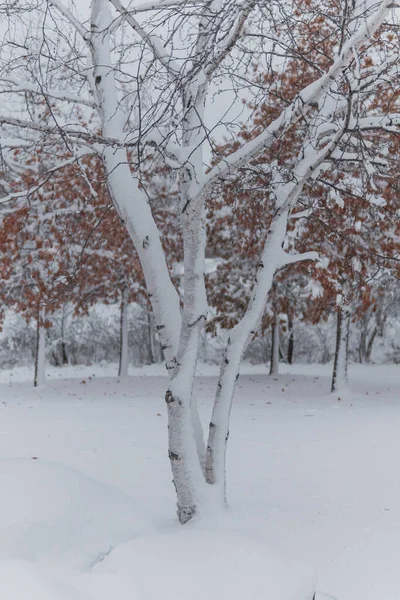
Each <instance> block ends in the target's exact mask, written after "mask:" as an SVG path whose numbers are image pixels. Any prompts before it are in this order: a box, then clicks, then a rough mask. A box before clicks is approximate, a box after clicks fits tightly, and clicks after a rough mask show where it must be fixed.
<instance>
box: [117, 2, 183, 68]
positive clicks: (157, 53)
mask: <svg viewBox="0 0 400 600" xmlns="http://www.w3.org/2000/svg"><path fill="white" fill-rule="evenodd" d="M110 2H111V4H112V5H113V6H114V8H115V9H116V10H117V11H118V12H119V14H120V15H123V16H124V17H125V19H126V22H127V23H128V24H129V25H130V26H131V27H132V29H134V31H136V33H137V34H138V35H139V36H140V37H141V38H142V40H143V41H144V42H145V43H146V44H147V46H148V47H149V48H150V50H151V51H152V52H153V55H154V58H157V59H158V60H159V61H160V63H161V64H162V65H163V66H164V67H165V68H166V69H167V71H168V72H169V73H170V74H172V75H178V74H179V72H180V68H179V65H178V64H177V63H176V62H175V61H174V60H173V59H171V57H170V56H168V54H167V52H166V51H165V48H164V44H163V42H162V40H161V39H160V38H159V37H158V36H157V35H155V34H150V33H148V32H147V31H146V30H145V29H144V27H142V25H141V24H140V23H139V22H138V21H137V20H136V19H135V17H134V16H133V15H132V13H131V12H128V11H127V10H126V9H125V7H124V6H123V5H122V4H121V2H120V1H119V0H110Z"/></svg>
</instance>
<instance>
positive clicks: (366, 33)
mask: <svg viewBox="0 0 400 600" xmlns="http://www.w3.org/2000/svg"><path fill="white" fill-rule="evenodd" d="M392 7H393V0H382V2H381V3H380V5H379V7H378V9H377V10H376V11H375V12H374V13H373V14H372V15H371V16H370V17H369V18H367V19H365V20H364V24H363V25H362V26H360V28H359V29H358V31H357V32H356V33H355V34H353V35H352V36H351V37H350V38H349V39H348V40H347V42H346V43H345V44H344V45H343V47H342V49H341V52H340V54H339V55H338V56H337V58H336V60H335V61H334V63H333V64H332V66H331V67H330V69H329V70H328V71H327V73H325V74H324V75H322V76H321V77H320V78H319V79H317V80H316V81H314V82H313V83H311V84H310V85H308V86H307V87H306V88H304V89H303V90H302V91H301V92H300V93H299V94H298V95H297V96H296V98H295V99H294V101H293V102H292V103H291V104H290V105H289V106H288V107H287V108H286V109H285V110H284V111H282V113H281V114H280V116H279V117H278V118H277V119H275V120H274V121H272V123H270V125H269V126H268V127H267V128H266V129H265V130H264V131H263V132H262V133H260V134H259V135H258V136H256V137H255V138H254V139H252V140H250V141H248V142H247V143H246V144H245V145H244V146H242V147H241V148H239V149H238V150H236V151H235V152H233V153H232V154H230V155H229V156H227V157H225V158H224V159H223V160H222V161H221V162H220V163H218V164H217V165H215V166H214V167H213V168H212V169H211V170H210V172H209V173H208V174H207V176H206V178H205V185H207V186H209V185H212V182H213V181H214V179H216V178H220V177H225V176H226V175H227V174H228V173H229V172H230V170H231V169H232V168H238V167H240V166H242V165H244V164H245V163H247V162H248V161H249V160H251V159H253V158H255V157H256V156H257V155H258V154H260V152H262V151H264V150H267V149H269V148H270V147H271V146H272V144H273V143H274V142H275V141H276V140H277V139H278V138H280V137H281V136H282V135H283V134H284V133H285V132H286V131H287V130H288V128H289V127H291V126H292V125H294V124H295V123H297V122H298V121H299V120H300V119H301V118H303V117H304V116H306V115H307V113H308V112H309V111H310V110H311V108H312V107H313V106H315V105H316V104H317V103H318V101H319V100H320V98H321V97H322V96H323V94H325V93H326V92H327V90H328V89H329V87H330V86H331V84H332V83H333V82H334V81H335V80H336V79H337V77H338V76H339V74H340V73H341V72H343V71H344V70H345V69H346V67H347V66H348V63H349V62H350V61H351V60H352V58H353V56H354V50H357V49H358V48H359V47H360V46H361V45H362V43H363V42H364V41H365V40H366V39H369V38H371V37H372V35H373V34H374V33H375V31H376V30H377V29H378V27H379V26H380V25H381V23H382V22H383V20H384V19H385V17H386V15H387V13H388V12H389V10H390V9H391V8H392Z"/></svg>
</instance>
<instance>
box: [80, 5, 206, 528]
mask: <svg viewBox="0 0 400 600" xmlns="http://www.w3.org/2000/svg"><path fill="white" fill-rule="evenodd" d="M111 22H112V15H111V13H110V9H109V3H108V0H93V3H92V35H91V45H92V56H93V65H94V66H93V79H94V88H95V89H94V93H95V97H96V99H97V105H98V109H99V113H100V117H101V123H102V133H103V135H105V136H107V137H111V138H114V139H119V140H123V139H124V132H123V121H122V118H121V115H120V112H119V106H118V98H117V94H116V90H115V82H114V72H113V67H112V60H111V54H110V39H109V33H108V26H109V25H110V23H111ZM205 90H206V86H205V84H204V85H203V86H200V85H197V84H196V82H195V81H193V82H191V84H190V85H188V93H187V94H186V95H185V94H184V97H183V104H184V106H183V108H184V110H185V119H184V134H183V145H184V146H186V147H187V146H194V147H195V148H196V150H194V152H193V156H192V158H191V164H189V163H188V164H187V166H185V168H184V169H183V171H182V174H181V182H180V187H181V210H182V215H183V217H182V219H183V227H182V229H183V241H184V312H183V317H181V313H180V304H179V297H178V294H177V292H176V290H175V288H174V286H173V284H172V281H171V279H170V276H169V273H168V269H167V266H166V262H165V256H164V253H163V250H162V246H161V242H160V238H159V233H158V230H157V226H156V224H155V222H154V219H153V216H152V214H151V210H150V207H149V205H148V203H147V200H146V197H145V196H144V194H143V193H142V192H141V191H140V189H139V188H138V186H137V184H136V182H135V180H134V179H133V178H132V175H131V172H130V169H129V161H128V157H127V153H126V151H125V150H124V149H121V148H118V149H116V148H112V147H108V146H107V147H105V148H104V150H103V160H104V164H105V168H106V172H107V178H108V186H109V190H110V194H111V196H112V198H113V201H114V203H115V206H116V207H117V209H118V210H119V213H120V215H121V217H122V219H123V220H124V223H125V225H126V227H127V230H128V233H129V234H130V236H131V238H132V240H133V242H134V244H135V247H136V249H137V252H138V255H139V258H140V261H141V264H142V268H143V272H144V276H145V280H146V286H147V290H148V295H149V298H150V301H151V304H152V307H153V311H154V314H155V318H156V321H157V328H158V331H159V333H160V338H161V341H162V348H163V350H164V354H165V358H166V363H167V368H168V369H169V371H170V374H171V376H172V381H171V386H170V389H169V390H168V391H167V393H166V403H167V407H168V431H169V450H168V453H169V457H170V460H171V467H172V472H173V478H174V484H175V488H176V492H177V497H178V516H179V519H180V521H181V522H182V523H183V522H186V521H187V520H189V519H190V518H191V517H192V516H193V514H194V513H195V511H196V509H197V507H198V506H199V504H201V503H202V500H203V499H204V496H203V494H202V493H201V490H202V489H203V488H204V487H205V482H204V477H203V472H202V467H201V457H199V451H198V447H199V446H201V444H200V439H201V437H202V432H201V427H200V419H199V418H198V414H197V406H196V403H195V402H194V399H193V383H194V374H195V370H196V363H197V356H198V347H199V332H200V330H201V327H202V325H203V321H204V318H205V314H206V302H205V298H206V296H205V288H204V254H205V226H204V210H203V208H202V202H201V200H200V201H199V200H198V203H197V205H196V206H193V203H191V199H192V198H193V197H194V196H198V191H199V184H198V181H199V177H200V170H202V169H203V164H202V154H201V152H202V151H201V146H202V142H203V140H202V139H200V138H201V135H202V131H203V130H202V115H203V112H204V104H205ZM192 165H194V167H193V168H192ZM201 179H202V178H201V177H200V180H201Z"/></svg>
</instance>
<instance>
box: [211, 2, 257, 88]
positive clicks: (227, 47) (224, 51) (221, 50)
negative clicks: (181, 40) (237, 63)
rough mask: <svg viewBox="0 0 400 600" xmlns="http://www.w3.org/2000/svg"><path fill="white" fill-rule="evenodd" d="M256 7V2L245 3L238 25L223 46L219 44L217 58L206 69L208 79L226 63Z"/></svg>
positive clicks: (237, 21)
mask: <svg viewBox="0 0 400 600" xmlns="http://www.w3.org/2000/svg"><path fill="white" fill-rule="evenodd" d="M255 5H256V0H247V2H244V4H243V7H242V9H241V11H240V13H239V16H238V18H237V20H236V24H235V25H234V26H233V27H232V31H231V32H230V35H228V36H227V38H226V39H225V40H224V43H223V44H222V43H221V44H219V47H217V52H216V56H215V58H214V59H213V61H212V62H211V63H210V64H209V65H208V66H207V68H206V69H205V73H206V75H207V77H208V78H210V77H211V76H212V74H213V73H214V71H215V70H216V69H217V68H218V67H219V65H220V64H221V63H222V62H223V61H224V59H225V58H226V57H227V56H228V54H229V53H230V52H231V50H232V49H233V48H234V46H235V44H236V42H237V41H238V39H239V38H240V36H241V34H242V32H243V29H244V26H245V23H246V21H247V18H248V16H249V15H250V13H251V11H252V10H253V8H254V7H255Z"/></svg>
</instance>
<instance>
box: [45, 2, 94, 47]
mask: <svg viewBox="0 0 400 600" xmlns="http://www.w3.org/2000/svg"><path fill="white" fill-rule="evenodd" d="M48 1H49V3H50V4H52V5H53V6H54V8H56V9H57V10H58V11H59V12H60V13H61V14H62V15H63V16H64V17H65V18H66V19H67V20H68V21H69V22H70V23H71V25H73V27H75V29H76V31H77V32H78V33H79V34H80V35H81V36H82V38H83V39H84V40H87V39H88V37H89V35H90V34H89V31H88V30H87V29H86V28H85V27H84V26H83V25H82V24H81V23H79V21H78V20H77V19H76V18H75V17H74V15H73V14H72V12H71V11H70V10H69V9H68V8H67V7H66V6H65V4H63V3H62V2H61V0H48Z"/></svg>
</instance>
